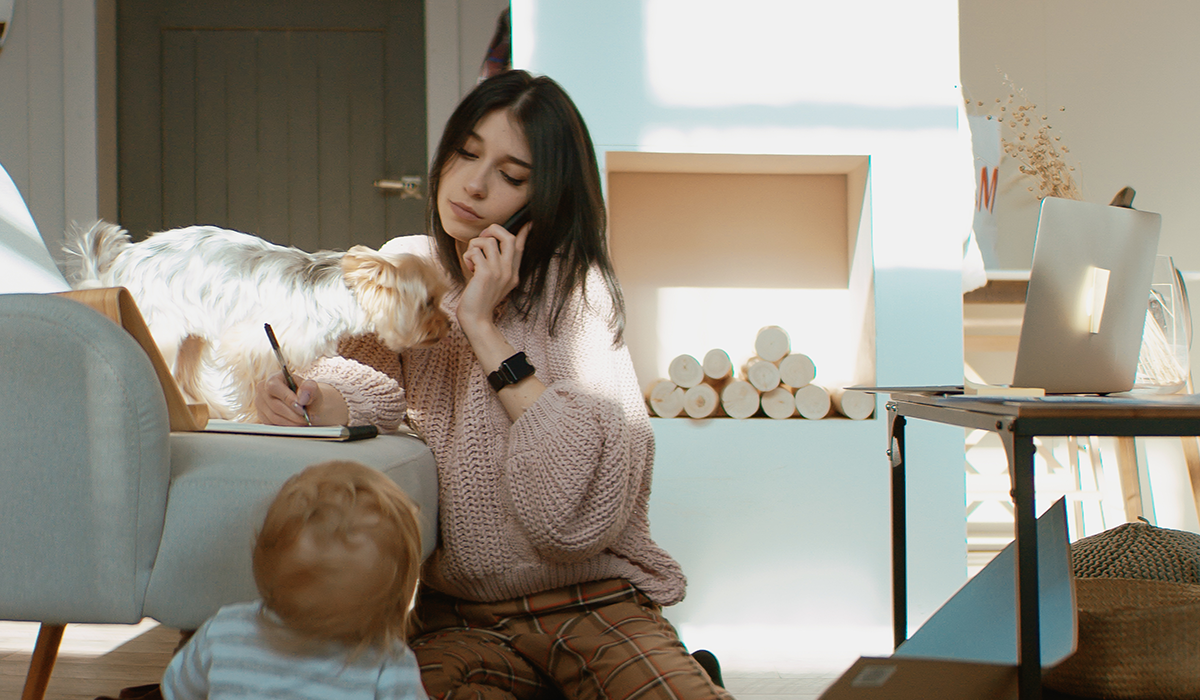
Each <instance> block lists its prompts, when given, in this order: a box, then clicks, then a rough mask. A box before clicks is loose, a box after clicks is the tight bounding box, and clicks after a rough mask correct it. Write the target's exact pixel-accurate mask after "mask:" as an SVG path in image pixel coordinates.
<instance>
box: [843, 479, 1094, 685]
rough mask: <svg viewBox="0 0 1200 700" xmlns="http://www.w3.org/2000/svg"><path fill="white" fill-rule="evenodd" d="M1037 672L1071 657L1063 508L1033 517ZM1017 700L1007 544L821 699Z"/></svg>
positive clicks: (1071, 582) (1072, 613)
mask: <svg viewBox="0 0 1200 700" xmlns="http://www.w3.org/2000/svg"><path fill="white" fill-rule="evenodd" d="M1038 601H1039V615H1040V618H1041V619H1040V622H1041V647H1042V649H1041V651H1042V659H1041V660H1042V668H1043V669H1047V668H1050V667H1053V666H1055V665H1057V664H1058V663H1060V662H1061V661H1062V660H1063V659H1065V658H1067V657H1068V656H1070V655H1071V654H1073V653H1075V645H1076V642H1077V623H1076V606H1075V576H1074V574H1073V572H1072V570H1071V554H1070V545H1069V542H1068V535H1067V517H1066V501H1065V500H1063V499H1059V500H1058V502H1056V503H1055V504H1054V505H1053V506H1051V507H1050V508H1049V509H1048V510H1047V511H1046V512H1045V513H1043V514H1042V516H1041V517H1040V518H1038ZM1016 697H1017V594H1016V547H1015V544H1010V545H1009V546H1008V547H1006V548H1005V549H1004V550H1003V551H1002V552H1000V554H998V555H996V557H995V558H994V559H992V561H991V562H990V563H989V564H988V565H987V566H986V567H984V569H983V570H982V571H980V572H979V573H978V574H976V575H975V577H974V578H972V579H971V580H970V581H968V582H967V583H966V585H964V586H963V587H962V588H961V589H959V591H958V592H957V593H955V594H954V595H953V596H952V597H951V598H950V600H948V601H946V603H945V604H944V605H943V606H942V607H941V608H939V609H938V611H937V612H935V613H934V614H933V615H932V616H931V617H930V618H929V619H928V620H927V621H926V622H925V624H924V625H922V626H921V628H920V629H919V630H917V631H916V633H914V634H913V635H912V637H910V638H909V639H908V641H906V642H904V644H901V645H900V647H899V648H898V649H896V651H895V653H894V654H892V656H890V657H887V658H875V657H862V658H859V660H858V661H856V662H855V663H854V665H852V666H851V667H850V668H849V669H848V670H847V671H846V672H845V673H844V674H842V676H841V677H840V678H838V680H837V681H835V682H834V684H833V685H831V686H830V687H829V688H828V689H826V691H825V692H824V693H823V694H822V695H821V700H868V699H869V700H892V699H893V698H894V699H898V700H908V699H910V698H911V699H913V700H916V699H917V698H921V699H922V700H925V699H927V698H937V699H938V700H955V699H957V698H962V699H963V700H967V699H971V700H989V699H992V698H995V699H997V700H1000V699H1005V700H1007V699H1008V698H1016Z"/></svg>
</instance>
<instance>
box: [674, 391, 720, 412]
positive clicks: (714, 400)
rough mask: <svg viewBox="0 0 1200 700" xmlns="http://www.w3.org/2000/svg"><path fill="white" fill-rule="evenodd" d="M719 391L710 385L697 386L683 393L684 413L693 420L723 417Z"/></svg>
mask: <svg viewBox="0 0 1200 700" xmlns="http://www.w3.org/2000/svg"><path fill="white" fill-rule="evenodd" d="M720 409H721V399H720V397H719V396H717V390H716V389H714V388H713V387H712V386H710V385H708V384H697V385H696V386H694V387H692V388H690V389H688V390H687V391H685V392H683V411H684V413H687V414H688V416H690V417H692V418H712V417H713V416H719V415H722V412H721V410H720Z"/></svg>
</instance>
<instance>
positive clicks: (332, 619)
mask: <svg viewBox="0 0 1200 700" xmlns="http://www.w3.org/2000/svg"><path fill="white" fill-rule="evenodd" d="M416 512H417V507H416V506H415V505H414V504H413V502H412V500H411V499H409V497H408V496H407V495H405V493H404V492H403V491H401V490H400V487H398V486H397V485H396V484H395V483H394V482H393V481H392V480H391V479H389V478H388V477H386V476H384V475H383V474H382V473H381V472H379V471H376V470H375V469H372V468H370V467H367V466H365V465H363V464H359V463H357V462H348V461H331V462H323V463H321V464H316V465H313V466H311V467H308V468H307V469H305V470H304V471H302V472H300V473H299V474H297V475H295V476H293V477H292V478H290V479H288V480H287V482H286V483H284V485H283V487H282V488H281V489H280V491H279V493H278V494H277V495H276V496H275V500H274V501H273V502H272V503H271V506H270V508H269V509H268V510H267V515H266V518H265V519H264V521H263V525H262V529H261V530H260V532H259V534H258V537H257V539H256V542H255V546H254V554H253V558H252V563H253V569H254V582H255V584H257V586H258V591H259V594H260V595H261V596H262V598H263V603H264V607H265V609H268V610H270V611H271V612H273V613H274V614H275V615H276V616H277V617H278V618H279V621H280V622H281V623H282V625H283V627H285V628H287V629H288V630H290V631H291V632H294V633H296V634H297V635H299V636H300V637H301V638H302V639H304V640H309V641H317V640H336V641H340V642H343V643H346V644H349V645H351V646H354V647H356V648H357V650H360V651H361V650H363V649H366V648H367V647H376V648H379V649H386V648H387V647H388V646H390V645H391V644H392V643H393V642H395V641H400V642H403V641H405V640H406V639H407V638H408V633H409V626H410V615H411V612H412V602H413V596H414V594H415V592H416V586H417V577H418V573H419V570H420V565H421V548H420V544H421V533H420V528H419V526H418V524H417V519H416Z"/></svg>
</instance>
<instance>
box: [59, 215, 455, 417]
mask: <svg viewBox="0 0 1200 700" xmlns="http://www.w3.org/2000/svg"><path fill="white" fill-rule="evenodd" d="M64 250H65V251H66V253H67V259H66V261H65V266H66V271H67V279H68V281H69V282H70V283H71V285H72V287H75V288H77V289H79V288H95V287H126V288H127V289H129V291H130V293H131V294H132V295H133V298H134V299H135V300H136V301H137V304H138V308H139V309H140V310H141V312H142V315H143V316H144V317H145V319H146V324H147V325H148V326H149V327H150V332H151V334H152V335H153V336H154V340H155V342H156V343H157V344H158V346H159V348H160V349H161V350H162V352H163V356H164V357H165V358H166V359H167V362H168V363H169V364H171V366H172V371H173V373H174V375H175V377H176V380H177V381H178V382H179V385H180V388H182V389H183V391H184V392H185V393H186V394H188V395H189V396H190V397H191V398H192V400H195V401H202V402H204V403H207V404H208V405H209V407H210V410H211V411H212V412H213V413H214V415H215V416H217V417H220V418H226V419H230V420H241V421H254V420H256V418H257V412H256V411H255V409H254V388H255V385H256V384H257V383H258V382H260V381H262V380H263V379H266V378H267V377H269V376H270V375H272V374H274V373H276V372H278V371H279V363H278V361H277V360H276V358H275V355H274V354H273V352H272V350H271V347H270V344H269V342H268V340H267V336H266V333H265V331H264V328H263V324H270V325H271V327H272V329H273V330H274V332H275V335H276V336H277V337H278V339H279V344H280V346H281V348H282V350H283V353H284V356H285V358H286V359H287V362H288V365H289V367H290V368H291V369H292V371H293V372H294V373H296V374H299V375H303V374H304V370H305V369H306V368H308V367H309V366H310V365H312V363H314V362H316V361H317V360H318V359H320V358H322V357H331V356H334V355H336V354H337V349H338V343H339V342H340V341H342V340H343V339H347V338H351V337H355V336H360V335H367V334H370V333H374V334H376V335H377V336H378V337H379V339H380V340H381V341H382V342H383V344H384V345H386V346H387V347H388V348H389V349H391V350H393V351H394V352H400V351H401V350H404V349H407V348H411V347H418V346H423V345H428V344H431V343H433V342H436V341H437V340H439V339H441V338H442V337H443V336H444V335H445V333H446V331H447V329H448V328H449V321H448V319H447V317H446V314H445V312H444V311H443V310H442V308H441V298H442V295H443V293H444V290H445V288H446V287H445V282H444V279H443V277H442V276H441V274H440V272H439V271H438V270H437V269H436V267H435V266H434V264H433V263H431V262H430V261H427V260H424V259H422V258H419V257H416V256H413V255H391V254H385V253H379V252H376V251H374V250H371V249H370V248H367V247H364V246H354V247H352V248H350V249H349V250H348V251H346V252H338V251H321V252H316V253H307V252H305V251H302V250H300V249H298V248H292V247H285V246H280V245H276V244H273V243H270V242H268V241H265V240H263V239H261V238H259V237H257V236H252V235H250V234H246V233H240V232H237V231H230V230H227V229H222V228H217V227H214V226H191V227H187V228H180V229H174V230H170V231H163V232H161V233H156V234H153V235H151V236H150V237H149V238H147V239H146V240H144V241H140V242H136V243H135V242H133V241H132V240H131V238H130V236H129V234H128V233H127V232H126V231H125V230H123V229H122V228H120V227H119V226H117V225H115V224H111V223H106V222H103V221H100V222H97V223H96V224H95V225H93V226H92V227H91V228H89V229H86V230H85V229H82V228H75V229H73V230H71V231H68V232H67V240H66V243H65V245H64Z"/></svg>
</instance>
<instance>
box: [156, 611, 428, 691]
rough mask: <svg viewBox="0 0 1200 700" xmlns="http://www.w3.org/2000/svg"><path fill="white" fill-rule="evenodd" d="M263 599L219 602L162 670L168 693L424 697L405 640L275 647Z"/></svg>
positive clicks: (419, 678) (418, 674) (415, 667)
mask: <svg viewBox="0 0 1200 700" xmlns="http://www.w3.org/2000/svg"><path fill="white" fill-rule="evenodd" d="M261 607H262V603H261V601H256V602H251V603H237V604H235V605H227V606H225V607H223V608H221V609H220V610H219V611H218V612H217V614H216V615H214V616H213V617H212V618H211V619H209V620H208V621H207V622H205V623H204V625H202V626H201V627H200V629H199V630H198V631H197V632H196V634H195V636H193V637H192V638H191V639H190V640H189V641H188V643H187V644H186V645H184V647H183V649H181V650H180V651H179V653H177V654H176V655H175V657H174V658H173V659H171V663H170V664H169V665H168V666H167V670H166V671H165V672H164V674H163V681H162V692H163V696H164V697H165V698H166V700H204V699H205V698H208V699H211V700H232V699H235V698H236V699H238V700H259V699H264V700H265V699H266V698H288V699H289V700H335V699H336V700H356V699H358V698H362V699H363V700H384V699H395V700H401V699H403V700H427V696H426V695H425V689H424V687H423V686H422V685H421V672H420V670H419V669H418V668H417V662H416V658H415V657H414V656H413V653H412V651H411V650H410V649H409V648H408V647H407V646H406V645H404V644H399V643H398V644H396V645H395V646H394V647H393V648H392V650H391V652H390V653H387V654H384V653H381V652H378V651H376V650H373V649H371V650H367V651H364V652H362V653H361V654H359V655H358V656H357V657H356V658H354V659H351V658H350V649H349V648H348V647H346V646H345V645H343V644H339V643H336V642H329V643H326V644H322V645H320V647H319V648H317V649H314V650H313V651H311V652H307V651H306V652H304V653H295V652H290V651H283V650H279V649H275V648H273V647H272V645H271V644H270V642H269V640H268V638H267V636H266V635H267V632H268V630H267V629H266V627H267V624H268V623H265V622H263V621H262V620H261V619H260V618H259V609H260V608H261Z"/></svg>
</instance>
